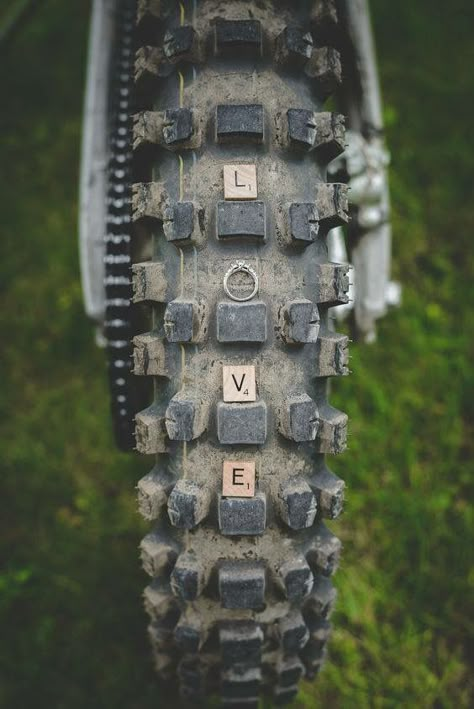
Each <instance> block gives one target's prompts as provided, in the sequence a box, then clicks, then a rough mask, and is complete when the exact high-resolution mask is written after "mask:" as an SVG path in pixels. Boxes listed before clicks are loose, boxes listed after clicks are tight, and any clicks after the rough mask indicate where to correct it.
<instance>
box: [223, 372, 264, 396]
mask: <svg viewBox="0 0 474 709" xmlns="http://www.w3.org/2000/svg"><path fill="white" fill-rule="evenodd" d="M222 381H223V389H224V401H227V402H233V401H234V402H241V401H255V400H256V398H257V391H256V384H255V366H254V365H249V364H245V365H224V366H223V367H222Z"/></svg>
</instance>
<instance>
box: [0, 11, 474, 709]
mask: <svg viewBox="0 0 474 709" xmlns="http://www.w3.org/2000/svg"><path fill="white" fill-rule="evenodd" d="M371 4H372V8H373V15H374V24H375V30H376V38H377V44H378V51H379V57H380V68H381V78H382V84H383V90H384V96H385V112H386V122H387V130H388V142H389V146H390V148H391V151H392V155H393V163H392V174H391V179H392V182H391V184H392V198H393V209H394V272H395V277H396V278H398V279H399V280H401V281H402V283H403V287H404V302H403V307H402V308H401V309H400V310H399V311H397V312H395V313H393V314H392V315H391V316H390V317H389V318H387V319H386V320H384V321H383V323H382V324H381V326H380V329H379V335H380V337H379V343H378V344H376V345H375V346H372V347H358V346H357V347H356V346H354V347H353V349H352V355H353V360H352V369H353V370H354V376H353V377H352V378H349V379H344V380H343V381H342V382H338V383H337V386H336V389H335V395H334V401H335V404H336V405H337V406H339V407H340V408H343V409H344V410H346V411H348V413H349V414H350V417H351V420H352V427H351V438H350V449H349V451H348V453H346V454H345V455H344V456H342V457H341V458H340V459H338V460H337V461H336V462H335V463H334V466H333V467H334V469H335V471H336V472H338V473H339V474H340V475H342V476H343V477H344V478H345V479H346V481H347V485H348V494H347V507H346V514H345V516H344V517H343V518H342V521H339V522H338V523H337V524H336V525H333V528H334V527H336V529H337V531H338V533H339V534H340V535H341V536H342V538H343V541H344V543H345V554H344V561H343V564H342V567H341V569H340V571H339V572H338V574H337V576H336V579H335V580H336V584H337V586H338V588H339V590H340V598H339V603H338V608H337V611H336V613H335V616H334V621H335V626H336V631H335V633H334V638H333V641H332V643H331V648H330V650H331V652H330V655H331V662H330V663H328V664H327V666H326V669H325V671H324V672H323V673H322V675H321V676H320V678H319V679H318V681H317V682H316V684H314V685H305V687H304V690H303V693H302V695H301V698H300V699H299V700H298V701H297V702H295V706H298V707H314V706H329V707H384V708H385V707H468V706H473V703H474V697H473V694H474V693H473V686H472V675H471V678H469V669H470V664H471V665H472V662H471V661H472V655H473V637H474V633H473V623H474V620H473V618H474V613H473V610H474V609H473V599H474V589H473V585H474V571H473V565H472V561H473V553H472V552H473V548H474V524H473V512H472V507H471V506H470V504H469V499H470V498H471V500H472V496H471V493H472V486H473V475H472V473H473V468H472V453H473V450H472V448H473V430H472V420H473V417H472V408H473V404H472V401H473V391H472V379H473V377H472V359H470V358H469V339H470V335H472V324H473V323H472V319H473V316H472V312H473V305H474V303H473V290H472V276H473V269H472V249H471V248H470V247H471V239H472V232H473V230H474V206H473V194H472V190H473V175H474V150H473V148H472V126H473V124H474V111H473V88H474V87H473V84H474V80H473V73H472V66H473V60H474V51H473V37H472V33H473V29H472V28H473V24H474V10H473V7H472V3H471V2H470V0H469V1H467V0H466V1H465V0H452V2H450V3H444V2H441V0H417V2H416V3H408V2H404V3H399V2H394V1H393V0H372V3H371ZM5 6H6V3H5ZM88 9H89V8H88V3H87V2H83V1H81V0H68V2H67V3H66V2H61V1H60V0H46V2H44V4H43V5H42V6H41V8H40V10H39V11H38V12H37V13H36V15H35V17H34V20H32V21H31V22H30V23H29V25H28V27H27V28H26V29H25V30H24V31H23V33H22V34H21V35H20V36H18V37H17V38H16V40H15V43H14V46H12V47H11V48H10V49H9V50H8V52H6V53H4V54H3V57H2V61H1V62H0V77H1V86H2V97H3V100H2V108H1V114H2V115H1V118H0V121H1V165H2V170H1V176H0V206H1V211H0V214H1V218H0V230H1V239H0V248H1V257H0V269H1V277H0V287H1V291H2V306H3V307H2V311H1V316H0V317H1V327H2V339H1V350H2V352H1V358H2V369H1V371H2V378H1V387H0V407H1V413H2V420H1V429H2V430H1V433H2V439H1V440H2V442H1V448H0V466H1V473H2V474H1V493H0V504H1V508H2V512H1V521H0V525H1V537H0V538H1V541H0V545H1V546H0V553H1V556H2V571H1V575H0V613H1V616H2V617H1V627H2V630H1V644H0V645H1V646H0V667H1V672H2V681H1V682H0V706H1V707H2V708H3V707H5V708H8V709H10V708H12V707H14V708H15V709H16V708H20V709H21V708H23V707H31V706H36V707H50V708H52V707H54V708H60V707H61V708H63V707H64V708H66V709H76V708H78V709H79V708H81V709H82V708H83V707H88V708H89V709H95V708H96V707H97V708H98V707H106V708H108V707H114V708H115V707H117V708H119V707H123V708H127V709H130V708H136V709H147V708H151V707H156V706H159V705H160V704H161V705H162V706H166V705H167V703H168V702H167V697H166V696H164V695H163V694H161V695H160V694H158V692H157V686H156V680H155V677H154V674H153V670H152V666H151V662H150V656H149V651H148V646H147V643H146V638H145V633H144V626H145V619H144V615H143V612H142V609H141V604H140V593H141V589H142V587H143V585H144V583H145V577H144V575H143V573H142V572H141V571H140V569H139V564H138V561H137V549H136V548H137V545H138V542H139V539H140V537H141V535H142V533H143V532H144V531H145V527H144V526H143V525H142V523H141V522H140V520H139V518H138V515H137V513H136V511H135V502H134V496H133V487H134V485H135V482H136V481H137V479H138V478H139V477H140V476H141V474H143V473H144V472H145V471H146V465H145V466H144V464H143V462H142V461H140V460H139V459H138V458H136V457H129V456H125V455H121V454H119V453H118V452H116V451H115V450H114V448H113V444H112V439H111V433H110V427H109V420H108V401H107V389H106V378H105V365H104V356H103V353H102V352H101V351H98V350H97V349H96V348H95V346H94V343H93V333H92V329H91V327H90V325H89V324H88V322H87V321H86V319H85V317H84V315H83V312H82V304H81V291H80V283H79V273H78V258H77V246H76V220H77V214H76V210H77V175H78V154H79V141H80V129H81V102H82V92H83V80H84V67H85V51H86V34H87V20H88ZM1 12H2V10H1V8H0V13H1ZM168 699H169V698H168Z"/></svg>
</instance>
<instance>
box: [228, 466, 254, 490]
mask: <svg viewBox="0 0 474 709" xmlns="http://www.w3.org/2000/svg"><path fill="white" fill-rule="evenodd" d="M222 494H223V495H224V497H253V496H254V495H255V461H254V460H251V461H243V460H224V468H223V472H222Z"/></svg>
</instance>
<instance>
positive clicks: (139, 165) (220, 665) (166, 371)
mask: <svg viewBox="0 0 474 709" xmlns="http://www.w3.org/2000/svg"><path fill="white" fill-rule="evenodd" d="M129 4H130V3H129ZM132 4H133V5H134V3H132ZM134 11H135V12H136V14H135V29H134V33H135V40H134V41H135V45H136V54H135V60H134V77H133V78H134V105H135V107H134V114H133V118H132V120H131V121H130V122H129V141H130V164H131V166H132V167H131V170H132V172H133V178H132V180H133V185H132V186H131V190H130V192H131V194H130V196H131V206H130V209H131V211H130V215H131V234H132V238H131V242H132V246H131V260H132V267H131V274H132V276H131V286H132V300H133V303H134V306H133V307H135V308H138V309H139V310H140V312H141V318H142V319H145V320H146V319H148V326H147V328H146V329H145V330H144V331H142V332H141V333H140V334H138V335H136V336H135V337H134V338H133V370H132V372H133V377H134V378H137V379H139V381H140V385H141V386H143V382H145V385H146V387H147V390H148V402H147V406H146V407H145V408H144V409H142V410H141V411H139V412H138V413H137V414H136V417H135V442H136V449H137V450H138V452H139V453H141V454H144V455H147V456H150V459H151V460H152V461H153V463H152V468H151V471H150V473H148V474H147V475H146V476H145V477H144V478H142V479H141V480H140V481H139V483H138V500H139V509H140V512H141V514H142V515H143V516H144V517H145V519H147V520H149V521H150V522H152V525H153V526H152V528H151V531H150V533H149V534H147V536H146V537H145V538H144V539H143V541H142V543H141V558H142V562H143V567H144V569H145V571H146V572H147V573H148V574H149V575H150V576H151V582H150V584H149V585H148V586H147V588H146V590H145V594H144V599H145V609H146V611H147V613H148V614H149V616H150V624H149V628H148V630H149V635H150V640H151V644H152V649H153V655H154V661H155V666H156V670H157V672H158V673H159V675H160V676H161V677H162V678H163V679H164V680H166V679H170V678H174V677H175V676H177V677H178V678H179V685H180V692H181V696H182V697H183V699H186V700H190V701H206V698H207V697H210V696H213V695H218V696H220V699H221V701H222V703H223V704H224V705H229V706H245V707H250V706H258V703H259V698H260V697H262V696H271V697H272V699H273V701H274V702H275V703H277V704H283V703H286V702H289V701H291V700H292V699H293V698H294V697H295V695H296V693H297V691H298V682H299V680H300V678H302V677H303V676H306V677H308V678H312V677H314V676H315V675H316V674H317V672H318V671H319V669H320V667H321V665H322V662H323V660H324V657H325V653H326V644H327V640H328V637H329V632H330V623H329V616H330V613H331V610H332V608H333V605H334V601H335V596H336V591H335V589H334V587H333V585H332V583H331V580H330V576H331V575H332V573H333V572H334V571H335V569H336V567H337V564H338V560H339V556H340V551H341V544H340V541H339V540H338V539H337V537H336V536H335V535H334V534H333V533H332V531H331V530H330V529H329V527H328V526H327V521H328V520H332V519H334V518H336V517H337V516H338V515H339V514H340V512H341V510H342V506H343V497H344V483H343V481H342V480H340V479H339V478H338V477H337V476H336V475H334V474H333V473H332V472H331V471H330V470H329V468H328V467H327V463H326V455H327V454H330V455H332V454H338V453H340V452H341V451H342V450H344V448H345V445H346V435H347V416H346V415H345V414H344V413H342V412H340V411H338V410H336V409H335V408H333V407H332V406H331V405H330V403H329V401H328V385H329V381H330V378H331V377H333V376H344V375H346V374H347V373H348V366H347V365H348V361H347V357H348V355H347V337H346V336H344V335H339V334H336V333H334V332H333V330H332V328H331V326H330V322H329V317H328V311H329V309H330V308H331V307H333V306H334V305H337V304H340V303H344V302H347V291H348V285H349V284H348V267H347V265H343V264H334V263H330V262H329V261H328V255H327V246H326V236H327V233H328V231H329V230H330V229H331V228H333V227H334V226H336V225H340V224H344V223H345V222H346V221H347V209H348V207H347V190H346V186H345V185H343V184H334V183H332V184H331V183H327V182H326V181H325V180H326V167H327V164H328V162H329V161H330V160H332V159H333V158H334V157H336V156H337V155H338V154H339V153H340V152H342V151H343V149H344V119H343V117H342V116H340V115H338V114H336V113H331V112H329V111H326V110H324V102H325V100H326V98H327V97H328V96H329V95H330V93H331V92H332V91H333V90H334V89H335V88H337V86H338V84H339V83H340V81H341V67H340V57H339V55H338V53H337V51H336V50H335V49H333V48H331V47H328V46H326V45H325V44H324V37H325V32H326V29H327V36H328V37H331V36H332V33H333V32H334V26H335V23H336V20H337V18H336V14H335V12H336V11H335V5H334V4H333V3H332V2H323V3H322V2H315V3H310V2H279V1H277V0H275V1H270V0H262V1H257V0H252V1H248V2H247V1H245V0H243V1H239V2H236V1H233V0H229V1H227V2H221V1H219V0H200V1H199V2H194V3H193V2H183V3H181V2H166V1H162V2H157V1H154V0H140V1H139V2H138V4H137V5H136V9H135V10H134ZM225 166H227V168H226V170H227V171H226V180H227V185H226V187H227V189H228V193H225V192H224V167H225ZM242 166H243V167H242ZM254 169H255V174H254V172H253V170H254ZM255 175H256V180H255ZM255 188H256V192H257V194H255ZM239 190H240V192H239ZM242 190H243V191H242ZM247 190H248V192H247ZM229 196H230V197H231V198H229ZM246 197H247V198H246ZM239 269H240V270H239ZM229 274H230V275H229ZM226 275H227V286H228V292H226V291H225V289H224V279H225V277H226ZM229 284H230V285H229ZM257 286H258V291H257V293H256V294H255V295H254V296H253V297H250V295H251V292H250V291H251V290H252V289H255V287H257ZM244 298H246V299H245V300H244ZM224 367H230V368H231V369H226V377H228V378H227V379H226V383H227V384H226V387H224V385H223V372H224V370H223V368H224ZM234 367H245V368H246V369H237V370H235V369H232V368H234ZM249 368H250V369H249ZM252 368H254V369H252ZM232 374H233V375H234V378H233V379H232ZM242 375H245V377H246V379H245V378H244V379H242ZM239 377H240V379H239ZM244 381H245V385H246V389H245V390H243V389H242V386H241V388H240V390H239V386H238V384H239V382H240V385H242V383H243V382H244ZM253 385H255V391H253ZM224 389H226V391H225V398H226V401H224ZM249 392H250V393H249ZM239 398H240V400H239V401H236V399H239ZM152 457H153V458H152ZM223 476H225V481H226V484H228V485H229V487H226V489H225V490H224V492H225V493H226V494H225V495H224V494H223ZM242 480H243V481H244V484H243V483H242ZM252 486H254V490H252ZM242 487H243V489H244V493H245V495H244V494H241V493H240V490H241V488H242Z"/></svg>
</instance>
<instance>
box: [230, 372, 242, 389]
mask: <svg viewBox="0 0 474 709" xmlns="http://www.w3.org/2000/svg"><path fill="white" fill-rule="evenodd" d="M232 379H233V380H234V384H235V386H236V388H237V391H241V390H242V386H243V384H244V379H245V374H242V379H241V380H240V384H237V379H236V378H235V374H233V375H232Z"/></svg>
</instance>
